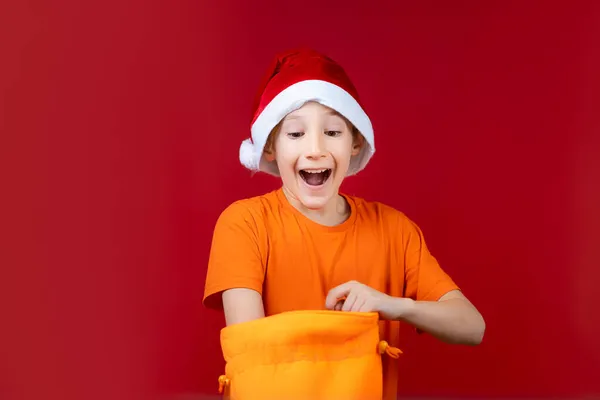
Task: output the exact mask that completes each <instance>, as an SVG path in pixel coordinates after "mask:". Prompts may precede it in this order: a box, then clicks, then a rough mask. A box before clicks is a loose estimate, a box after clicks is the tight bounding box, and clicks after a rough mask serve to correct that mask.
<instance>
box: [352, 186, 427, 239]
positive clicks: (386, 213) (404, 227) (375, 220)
mask: <svg viewBox="0 0 600 400" xmlns="http://www.w3.org/2000/svg"><path fill="white" fill-rule="evenodd" d="M348 197H349V198H350V199H351V200H352V201H353V202H354V204H355V206H356V213H357V217H358V218H359V220H360V221H361V222H362V223H367V224H369V225H374V226H377V227H378V228H379V229H382V230H383V231H384V232H385V233H386V234H387V235H388V236H393V237H396V238H397V239H399V240H402V241H408V240H411V238H414V237H415V236H420V235H421V230H420V228H419V227H418V226H417V224H416V223H415V222H414V221H413V220H412V219H411V218H410V217H409V216H407V215H406V214H405V213H404V212H403V211H401V210H398V209H397V208H395V207H393V206H391V205H389V204H386V203H383V202H380V201H374V200H367V199H365V198H362V197H357V196H348Z"/></svg>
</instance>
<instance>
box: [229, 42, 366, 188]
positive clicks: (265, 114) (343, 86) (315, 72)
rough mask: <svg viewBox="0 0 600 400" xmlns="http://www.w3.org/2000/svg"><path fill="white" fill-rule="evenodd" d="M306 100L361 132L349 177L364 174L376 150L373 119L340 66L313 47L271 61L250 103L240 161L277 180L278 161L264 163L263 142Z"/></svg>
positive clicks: (293, 51) (282, 55) (283, 54)
mask: <svg viewBox="0 0 600 400" xmlns="http://www.w3.org/2000/svg"><path fill="white" fill-rule="evenodd" d="M309 101H314V102H318V103H320V104H322V105H324V106H326V107H329V108H331V109H333V110H335V111H337V112H338V113H340V114H341V115H343V116H344V117H345V118H346V119H348V120H349V121H350V122H351V123H352V124H353V125H354V126H355V127H356V128H357V129H358V130H359V132H360V133H361V134H362V136H363V137H364V138H365V144H364V146H363V148H362V150H361V152H360V153H359V154H358V155H356V156H354V157H352V160H351V162H350V167H349V169H348V175H353V174H356V173H357V172H359V171H360V170H362V169H363V168H364V167H365V166H366V165H367V163H368V162H369V160H370V159H371V157H372V156H373V153H374V152H375V141H374V137H373V127H372V125H371V120H370V119H369V117H368V115H367V113H366V112H365V111H364V108H363V106H362V105H361V102H360V100H359V97H358V93H357V91H356V88H355V87H354V85H353V84H352V82H351V81H350V79H349V78H348V76H347V75H346V72H345V71H344V70H343V68H342V67H341V66H340V65H339V64H337V63H336V62H335V61H333V60H332V59H330V58H329V57H327V56H325V55H322V54H320V53H318V52H316V51H314V50H311V49H299V50H292V51H288V52H285V53H282V54H280V55H278V56H277V57H276V58H275V59H274V61H273V62H272V64H271V67H270V68H269V70H268V71H267V74H266V75H265V77H264V78H263V81H262V82H261V85H260V90H259V92H258V94H257V96H256V99H255V101H254V108H253V110H254V114H253V119H252V123H251V139H246V140H244V141H243V142H242V145H241V147H240V162H241V163H242V164H243V165H244V166H245V167H246V168H248V169H250V170H252V171H263V172H266V173H269V174H271V175H275V176H278V175H279V171H278V169H277V165H276V163H274V162H268V161H267V160H265V159H264V155H263V150H264V147H265V143H266V141H267V138H268V137H269V134H270V133H271V131H272V130H273V128H275V126H277V124H278V123H279V122H280V121H281V120H282V119H283V118H284V117H285V116H286V115H287V114H289V113H290V112H292V111H295V110H297V109H299V108H300V107H302V105H304V104H305V103H306V102H309Z"/></svg>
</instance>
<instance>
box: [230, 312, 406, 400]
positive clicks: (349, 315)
mask: <svg viewBox="0 0 600 400" xmlns="http://www.w3.org/2000/svg"><path fill="white" fill-rule="evenodd" d="M378 321H379V318H378V314H377V313H355V312H340V311H290V312H285V313H281V314H277V315H273V316H269V317H266V318H262V319H258V320H254V321H250V322H245V323H241V324H236V325H231V326H228V327H226V328H224V329H223V330H222V331H221V347H222V351H223V356H224V358H225V361H226V367H225V375H222V376H221V377H219V390H220V391H221V392H225V395H226V396H228V397H229V398H230V399H231V400H272V399H277V400H283V399H315V400H318V399H323V400H336V399H340V400H341V399H344V400H353V399H356V400H380V399H381V398H382V392H383V383H382V365H381V354H383V353H387V354H388V355H390V356H392V357H394V358H397V357H398V355H399V354H400V350H398V349H396V348H392V347H389V346H388V345H387V343H386V342H384V341H380V339H379V324H378Z"/></svg>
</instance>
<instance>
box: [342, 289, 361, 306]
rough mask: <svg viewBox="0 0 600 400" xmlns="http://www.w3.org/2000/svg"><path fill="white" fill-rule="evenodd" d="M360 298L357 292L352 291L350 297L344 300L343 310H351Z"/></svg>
mask: <svg viewBox="0 0 600 400" xmlns="http://www.w3.org/2000/svg"><path fill="white" fill-rule="evenodd" d="M356 300H358V298H357V296H356V293H352V292H351V293H350V294H349V295H348V298H347V299H346V300H345V301H344V306H343V307H342V311H350V310H351V309H352V307H354V303H356Z"/></svg>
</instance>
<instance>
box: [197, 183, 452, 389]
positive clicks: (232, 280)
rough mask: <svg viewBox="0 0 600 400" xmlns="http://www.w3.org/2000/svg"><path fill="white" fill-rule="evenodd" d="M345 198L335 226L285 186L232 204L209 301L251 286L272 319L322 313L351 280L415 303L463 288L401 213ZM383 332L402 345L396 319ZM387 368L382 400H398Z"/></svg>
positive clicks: (216, 302)
mask: <svg viewBox="0 0 600 400" xmlns="http://www.w3.org/2000/svg"><path fill="white" fill-rule="evenodd" d="M344 197H345V198H346V200H347V201H348V204H349V205H350V216H349V218H348V219H347V220H346V221H344V222H343V223H342V224H340V225H336V226H332V227H329V226H323V225H320V224H318V223H316V222H314V221H312V220H310V219H309V218H307V217H306V216H304V215H303V214H302V213H301V212H300V211H298V210H297V209H296V208H294V207H293V206H292V205H291V204H290V203H289V202H288V200H287V198H286V197H285V195H284V194H283V191H282V190H281V189H278V190H275V191H273V192H270V193H267V194H265V195H262V196H257V197H253V198H249V199H244V200H239V201H237V202H235V203H233V204H231V205H230V206H229V207H227V208H226V209H225V211H223V213H222V214H221V216H220V217H219V219H218V221H217V224H216V227H215V230H214V235H213V242H212V247H211V251H210V259H209V263H208V272H207V277H206V287H205V293H204V304H205V305H206V306H207V307H210V308H215V309H220V308H221V307H222V303H221V293H222V292H223V291H224V290H227V289H232V288H249V289H253V290H256V291H257V292H259V293H261V294H262V297H263V303H264V307H265V314H266V315H267V316H268V315H273V314H278V313H281V312H284V311H294V310H323V309H324V308H325V298H326V296H327V293H328V292H329V290H330V289H332V288H333V287H335V286H337V285H340V284H342V283H345V282H347V281H351V280H355V281H358V282H361V283H363V284H365V285H368V286H370V287H372V288H374V289H376V290H379V291H380V292H383V293H387V294H388V295H391V296H395V297H409V298H412V299H414V300H431V301H436V300H438V299H439V298H440V297H441V296H443V295H444V294H446V293H448V292H449V291H451V290H454V289H458V287H457V286H456V284H455V283H454V282H453V281H452V279H451V278H450V277H449V276H448V275H447V274H446V273H445V272H444V271H443V270H442V269H441V267H440V266H439V264H438V262H437V261H436V259H435V258H434V257H433V256H432V255H431V254H430V252H429V250H428V249H427V246H426V244H425V241H424V239H423V234H422V233H421V230H420V229H419V228H418V227H417V225H415V224H414V223H413V222H412V221H411V220H410V219H409V218H407V217H406V216H405V215H404V214H403V213H401V212H400V211H397V210H395V209H393V208H392V207H389V206H386V205H384V204H381V203H378V202H369V201H366V200H363V199H361V198H358V197H354V196H348V195H344ZM380 328H381V329H380V331H381V336H382V340H386V341H387V342H388V343H390V345H392V346H398V345H399V343H398V341H399V323H398V322H396V321H393V322H392V321H385V322H382V323H381V327H380ZM383 364H384V365H383V368H384V369H383V374H384V399H395V398H396V392H397V387H398V370H397V364H396V363H395V362H394V360H390V359H387V358H384V359H383Z"/></svg>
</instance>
